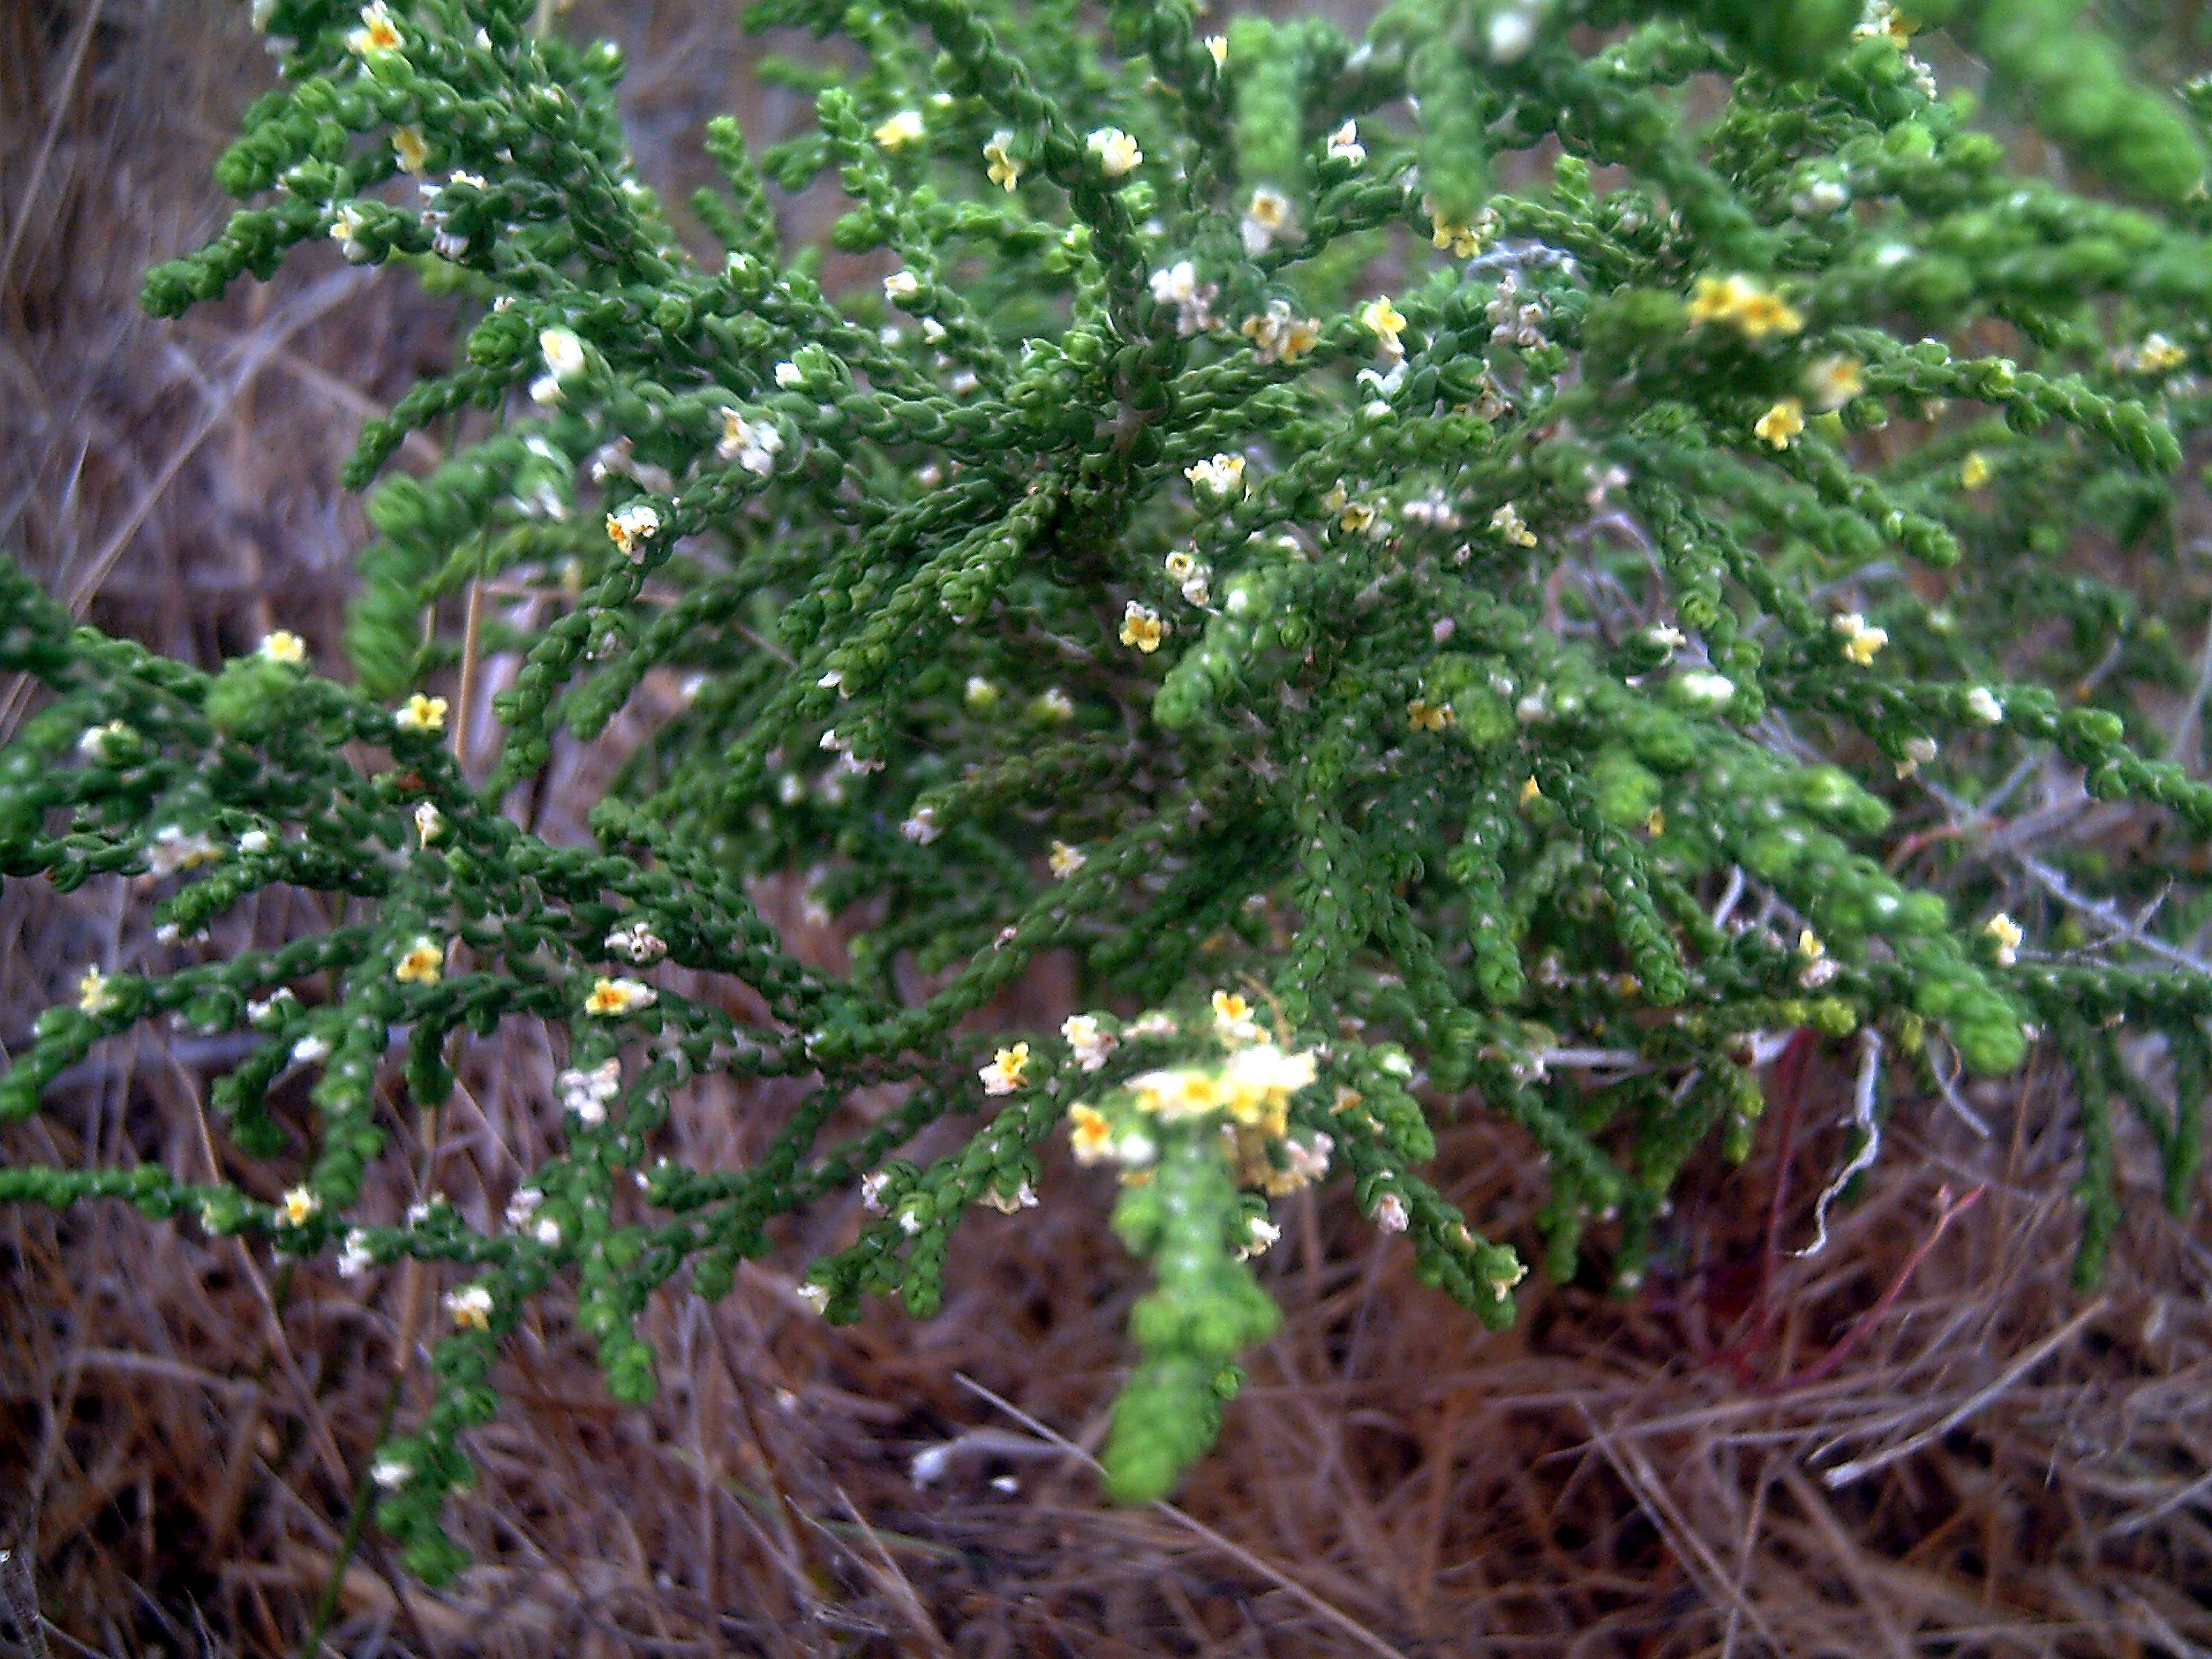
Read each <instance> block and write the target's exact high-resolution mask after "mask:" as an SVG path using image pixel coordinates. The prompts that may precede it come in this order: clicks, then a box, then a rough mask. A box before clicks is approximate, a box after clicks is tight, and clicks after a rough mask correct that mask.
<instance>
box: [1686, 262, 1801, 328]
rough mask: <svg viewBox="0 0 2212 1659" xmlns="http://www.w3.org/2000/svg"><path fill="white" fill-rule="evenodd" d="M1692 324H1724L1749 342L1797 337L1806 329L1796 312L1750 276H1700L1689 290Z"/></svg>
mask: <svg viewBox="0 0 2212 1659" xmlns="http://www.w3.org/2000/svg"><path fill="white" fill-rule="evenodd" d="M1690 322H1691V324H1692V326H1695V325H1699V324H1702V323H1725V324H1727V325H1729V326H1731V327H1733V328H1734V329H1735V330H1736V331H1737V332H1738V333H1740V334H1741V335H1742V336H1743V337H1744V338H1746V339H1747V340H1764V339H1765V338H1767V337H1769V336H1770V335H1776V334H1795V333H1796V332H1797V331H1799V330H1800V329H1802V328H1803V327H1804V326H1805V319H1804V318H1803V317H1802V316H1801V315H1799V314H1798V313H1797V311H1796V309H1795V307H1792V306H1790V304H1789V302H1788V301H1784V300H1783V299H1782V298H1780V297H1779V296H1778V295H1776V294H1775V293H1774V292H1773V291H1772V290H1771V289H1767V288H1765V287H1763V286H1761V285H1760V284H1759V283H1755V282H1753V280H1752V279H1751V278H1750V277H1748V276H1700V277H1699V278H1698V280H1697V283H1696V284H1695V285H1694V286H1693V287H1692V289H1691V290H1690Z"/></svg>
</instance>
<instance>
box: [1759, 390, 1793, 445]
mask: <svg viewBox="0 0 2212 1659" xmlns="http://www.w3.org/2000/svg"><path fill="white" fill-rule="evenodd" d="M1751 429H1752V431H1753V434H1754V435H1757V436H1758V438H1759V441H1761V442H1764V443H1768V444H1771V445H1772V446H1773V447H1775V448H1777V449H1787V448H1789V447H1790V445H1791V444H1792V443H1794V442H1796V438H1797V435H1798V434H1799V433H1801V432H1802V431H1803V430H1804V429H1805V405H1804V404H1801V403H1799V402H1798V401H1797V400H1796V398H1784V399H1783V400H1782V401H1781V402H1780V403H1778V404H1775V405H1774V407H1773V408H1771V409H1770V410H1767V411H1766V413H1765V414H1764V415H1762V416H1759V420H1758V422H1756V423H1755V424H1754V425H1753V427H1752V428H1751Z"/></svg>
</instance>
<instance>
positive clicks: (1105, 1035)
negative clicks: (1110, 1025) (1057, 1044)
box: [1060, 1014, 1118, 1072]
mask: <svg viewBox="0 0 2212 1659" xmlns="http://www.w3.org/2000/svg"><path fill="white" fill-rule="evenodd" d="M1060 1036H1062V1037H1064V1038H1066V1042H1067V1046H1068V1047H1069V1048H1072V1049H1073V1050H1074V1053H1075V1063H1076V1064H1077V1065H1079V1066H1081V1067H1082V1068H1083V1069H1084V1070H1085V1071H1086V1072H1095V1071H1097V1070H1098V1069H1099V1068H1100V1067H1101V1066H1104V1065H1105V1063H1106V1057H1107V1056H1108V1055H1109V1054H1112V1053H1113V1052H1114V1049H1115V1046H1116V1043H1117V1042H1118V1039H1117V1038H1115V1036H1114V1034H1113V1033H1112V1032H1110V1031H1109V1030H1106V1028H1105V1027H1104V1026H1103V1025H1102V1024H1100V1023H1099V1020H1098V1016H1097V1015H1096V1014H1070V1015H1069V1016H1068V1017H1067V1018H1066V1019H1064V1020H1062V1021H1060Z"/></svg>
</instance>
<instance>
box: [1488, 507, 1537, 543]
mask: <svg viewBox="0 0 2212 1659" xmlns="http://www.w3.org/2000/svg"><path fill="white" fill-rule="evenodd" d="M1490 527H1491V529H1492V530H1493V531H1495V532H1497V533H1498V536H1499V537H1500V538H1503V539H1504V540H1505V541H1507V542H1509V543H1510V544H1512V545H1513V546H1515V547H1534V546H1535V544H1536V532H1534V531H1533V530H1531V529H1529V528H1528V521H1527V520H1524V519H1522V516H1521V510H1520V508H1518V507H1515V506H1514V505H1513V503H1512V502H1510V501H1508V502H1506V503H1505V505H1504V506H1503V507H1499V508H1498V510H1497V511H1496V512H1494V513H1492V514H1491V515H1490Z"/></svg>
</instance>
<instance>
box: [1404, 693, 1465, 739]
mask: <svg viewBox="0 0 2212 1659" xmlns="http://www.w3.org/2000/svg"><path fill="white" fill-rule="evenodd" d="M1406 718H1407V720H1411V721H1412V722H1413V729H1414V730H1415V731H1417V732H1441V731H1443V730H1444V729H1445V728H1446V727H1447V726H1450V725H1451V724H1452V722H1453V721H1454V720H1457V719H1458V718H1459V717H1458V716H1457V715H1456V714H1454V713H1453V712H1452V706H1451V705H1450V704H1449V703H1448V702H1428V701H1427V700H1426V699H1425V698H1421V697H1415V698H1414V699H1413V701H1412V702H1408V703H1407V705H1406Z"/></svg>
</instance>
